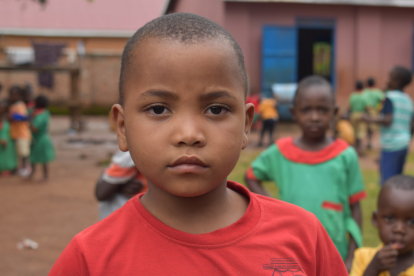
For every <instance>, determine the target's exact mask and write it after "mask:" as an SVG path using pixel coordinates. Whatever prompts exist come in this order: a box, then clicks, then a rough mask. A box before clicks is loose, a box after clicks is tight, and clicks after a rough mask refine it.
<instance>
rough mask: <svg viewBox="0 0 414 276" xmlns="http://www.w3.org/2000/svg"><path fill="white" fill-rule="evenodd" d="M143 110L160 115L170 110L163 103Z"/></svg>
mask: <svg viewBox="0 0 414 276" xmlns="http://www.w3.org/2000/svg"><path fill="white" fill-rule="evenodd" d="M145 111H147V112H149V113H151V114H154V115H162V114H167V113H170V111H169V110H168V109H167V108H166V107H165V106H163V105H153V106H150V107H148V108H147V109H146V110H145Z"/></svg>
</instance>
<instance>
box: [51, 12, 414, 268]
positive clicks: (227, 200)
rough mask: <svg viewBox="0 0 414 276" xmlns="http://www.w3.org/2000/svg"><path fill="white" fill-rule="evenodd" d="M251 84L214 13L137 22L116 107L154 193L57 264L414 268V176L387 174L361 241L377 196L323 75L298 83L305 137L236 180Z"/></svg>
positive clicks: (250, 112) (88, 235) (295, 111)
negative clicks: (371, 232) (339, 123)
mask: <svg viewBox="0 0 414 276" xmlns="http://www.w3.org/2000/svg"><path fill="white" fill-rule="evenodd" d="M160 57H162V62H159V60H160ZM140 68H145V70H141V69H140ZM189 68H191V70H189ZM401 79H402V78H401V72H400V71H398V72H395V70H393V71H392V73H391V74H390V83H399V85H400V86H401V85H402V82H401ZM247 87H248V83H247V76H246V69H245V67H244V59H243V54H242V51H241V49H240V46H239V45H238V43H237V42H236V41H235V39H234V38H233V37H232V36H231V35H230V34H229V33H228V32H227V31H226V30H225V29H224V28H222V27H221V26H219V25H218V24H217V23H215V22H213V21H210V20H208V19H206V18H203V17H201V16H197V15H193V14H187V13H176V14H170V15H165V16H162V17H160V18H157V19H155V20H153V21H151V22H149V23H147V24H146V25H145V26H143V27H142V28H141V29H139V30H138V31H137V32H136V33H135V34H134V35H133V36H132V38H131V39H130V40H129V41H128V43H127V45H126V46H125V49H124V52H123V56H122V66H121V75H120V99H121V103H120V104H116V105H114V106H113V108H112V115H113V117H114V120H115V125H116V130H117V137H118V143H119V147H120V149H121V150H122V151H124V152H126V151H129V154H130V157H131V158H132V160H133V163H134V164H135V167H136V169H137V170H139V171H140V172H141V173H142V174H143V175H144V176H145V178H146V180H147V185H148V190H147V191H146V193H141V194H139V195H137V196H135V197H133V198H131V199H130V200H128V201H127V202H126V203H125V205H124V206H123V207H121V208H120V209H118V210H117V211H115V212H113V213H112V214H111V215H109V216H108V217H107V218H106V219H104V220H101V221H100V222H98V223H97V224H95V225H93V226H91V227H89V228H88V229H86V230H84V231H82V232H81V233H79V234H77V235H76V236H75V237H74V238H73V240H72V241H71V242H70V243H69V245H68V246H67V247H66V249H65V250H64V251H63V253H62V254H61V256H60V257H59V259H58V260H57V261H56V263H55V265H54V267H53V268H52V270H51V272H50V275H110V274H111V275H112V274H117V275H137V274H138V275H164V274H169V275H296V276H304V275H307V276H316V275H338V276H345V275H348V271H350V273H351V275H353V276H357V275H361V276H362V275H365V276H368V275H376V276H379V275H381V276H383V275H389V273H388V272H386V271H389V272H390V275H391V276H397V275H413V269H414V200H413V199H414V192H413V191H414V189H413V187H414V178H412V177H408V176H395V177H392V178H389V179H387V181H386V182H385V184H384V186H383V187H382V190H381V193H380V196H379V200H378V209H377V211H376V212H375V213H374V214H373V222H374V225H376V226H377V227H378V229H379V233H380V238H381V240H382V242H383V244H382V245H380V246H379V247H378V248H376V249H371V248H360V249H357V248H358V247H361V245H362V235H361V207H360V204H359V202H360V201H361V200H362V199H363V198H364V197H365V195H366V194H365V191H364V185H363V181H362V177H361V171H360V168H359V165H358V156H357V154H356V151H355V150H354V149H353V148H352V147H350V146H349V145H348V144H347V143H345V142H344V141H342V140H340V139H334V138H332V137H330V136H329V135H328V134H327V130H328V129H329V127H330V124H331V122H332V120H333V119H334V117H335V115H336V113H337V108H336V107H335V99H334V96H333V92H332V88H331V86H330V84H329V83H328V82H327V81H326V80H325V79H323V78H322V77H318V76H310V77H307V78H305V79H304V80H302V81H301V82H300V83H299V85H298V89H297V92H296V95H295V99H294V104H293V107H292V110H291V112H292V115H293V117H294V119H295V120H296V121H297V123H298V124H299V126H300V128H301V130H302V135H301V136H300V137H297V138H292V137H289V138H284V139H280V140H278V141H277V142H276V143H275V144H274V145H272V146H271V147H269V148H268V149H267V150H265V151H264V152H263V153H262V154H260V155H259V157H258V158H257V159H256V160H255V161H254V162H253V163H252V165H251V167H250V168H249V170H248V171H247V173H246V183H247V185H248V187H249V188H250V190H251V191H252V192H251V191H249V190H248V189H246V188H245V187H244V186H242V185H240V184H238V183H235V182H232V181H228V180H227V177H228V175H229V173H230V172H231V171H232V170H233V168H234V166H235V165H236V163H237V161H238V158H239V156H240V151H241V150H243V149H244V148H245V147H246V146H247V144H248V134H249V131H250V127H251V124H252V121H253V119H254V115H255V114H254V113H255V112H254V107H253V104H250V103H248V104H245V97H246V92H247ZM390 87H391V86H390ZM400 93H401V92H400ZM390 101H391V102H392V103H393V106H394V108H397V109H398V107H399V106H396V105H395V102H393V99H390ZM394 111H395V110H394ZM392 114H396V113H392ZM394 118H396V117H394ZM367 119H368V118H367ZM392 121H393V120H392ZM392 124H393V122H391V125H392ZM269 180H270V181H274V182H275V183H276V184H277V185H278V187H279V196H280V199H281V200H275V199H272V198H270V197H268V193H267V192H266V190H264V189H263V187H262V181H269ZM295 205H298V206H300V207H302V208H300V207H298V206H295ZM304 209H305V210H304ZM306 210H307V211H306ZM312 213H313V214H312Z"/></svg>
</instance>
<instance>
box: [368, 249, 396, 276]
mask: <svg viewBox="0 0 414 276" xmlns="http://www.w3.org/2000/svg"><path fill="white" fill-rule="evenodd" d="M397 249H398V246H397V245H391V244H389V245H386V246H384V247H383V248H382V249H381V250H380V251H378V252H377V254H375V256H374V258H373V259H372V261H371V263H370V264H369V266H368V267H367V270H366V271H365V273H364V275H378V274H379V273H380V272H381V271H384V270H390V269H391V268H393V267H394V266H395V264H396V263H397V256H398V250H397ZM367 272H372V273H373V274H367ZM374 273H375V274H374Z"/></svg>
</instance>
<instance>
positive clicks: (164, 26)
mask: <svg viewBox="0 0 414 276" xmlns="http://www.w3.org/2000/svg"><path fill="white" fill-rule="evenodd" d="M148 38H169V39H172V40H176V41H179V42H181V43H183V44H195V43H200V42H206V41H209V40H212V39H224V40H227V41H228V42H229V43H230V45H231V46H232V48H233V49H234V52H235V54H236V57H237V60H238V65H239V67H240V76H241V78H242V80H243V82H244V86H245V96H246V94H247V87H248V83H247V74H246V68H245V65H244V56H243V52H242V50H241V48H240V46H239V44H238V43H237V41H236V40H235V39H234V37H233V36H232V35H231V34H230V33H229V32H228V31H227V30H226V29H224V28H223V27H222V26H220V25H219V24H217V23H215V22H214V21H211V20H210V19H207V18H205V17H202V16H199V15H195V14H191V13H173V14H168V15H164V16H161V17H158V18H156V19H154V20H152V21H150V22H148V23H147V24H145V25H144V26H143V27H142V28H140V29H139V30H138V31H137V32H136V33H135V34H134V35H133V36H132V37H131V38H130V39H129V40H128V42H127V44H126V45H125V48H124V51H123V53H122V63H121V74H120V77H119V98H120V100H121V103H123V93H122V92H123V84H124V75H125V72H126V71H127V68H128V65H129V63H130V59H131V57H132V52H133V50H134V49H136V48H139V46H140V44H142V42H143V41H145V40H146V39H148Z"/></svg>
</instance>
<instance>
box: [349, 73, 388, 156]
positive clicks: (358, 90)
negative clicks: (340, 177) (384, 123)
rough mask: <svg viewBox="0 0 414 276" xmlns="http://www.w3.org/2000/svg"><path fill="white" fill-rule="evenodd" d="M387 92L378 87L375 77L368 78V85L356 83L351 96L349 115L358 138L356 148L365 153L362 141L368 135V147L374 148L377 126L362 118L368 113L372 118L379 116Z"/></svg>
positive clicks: (360, 82)
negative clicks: (373, 138)
mask: <svg viewBox="0 0 414 276" xmlns="http://www.w3.org/2000/svg"><path fill="white" fill-rule="evenodd" d="M384 99H385V93H384V92H383V91H382V90H381V89H379V88H377V87H376V85H375V80H374V78H368V80H367V82H366V86H364V83H363V82H362V81H357V82H356V83H355V91H354V92H353V93H352V94H351V96H350V97H349V117H350V121H351V123H352V126H353V128H354V132H355V136H356V140H355V148H356V150H357V152H358V153H360V154H361V153H363V149H362V142H363V140H364V139H365V138H366V137H367V148H368V149H371V148H372V137H373V133H374V130H375V129H376V126H375V125H374V124H367V123H366V122H364V121H363V120H362V118H363V117H364V115H366V114H368V115H369V116H370V117H371V118H378V116H379V114H380V111H381V109H382V103H383V100H384Z"/></svg>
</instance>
